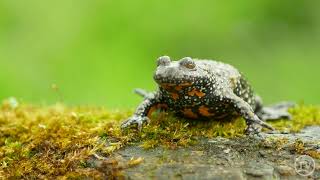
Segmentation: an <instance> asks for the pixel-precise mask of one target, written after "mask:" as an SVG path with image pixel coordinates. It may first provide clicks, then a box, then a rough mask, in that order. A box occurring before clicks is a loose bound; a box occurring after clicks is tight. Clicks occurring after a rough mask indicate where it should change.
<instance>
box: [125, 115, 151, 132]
mask: <svg viewBox="0 0 320 180" xmlns="http://www.w3.org/2000/svg"><path fill="white" fill-rule="evenodd" d="M149 121H150V120H149V118H148V117H147V116H137V115H134V116H132V117H130V118H129V119H127V120H126V121H125V122H123V123H122V124H121V128H122V129H125V128H129V127H131V126H134V125H136V126H138V129H139V130H141V129H142V125H143V123H146V122H149Z"/></svg>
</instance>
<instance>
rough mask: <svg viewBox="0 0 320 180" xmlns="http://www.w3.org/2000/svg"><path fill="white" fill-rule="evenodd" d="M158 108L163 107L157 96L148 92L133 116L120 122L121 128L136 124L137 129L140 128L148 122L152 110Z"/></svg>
mask: <svg viewBox="0 0 320 180" xmlns="http://www.w3.org/2000/svg"><path fill="white" fill-rule="evenodd" d="M159 108H163V107H162V105H161V104H160V102H159V98H158V97H157V95H156V94H150V95H149V96H148V97H145V99H144V101H143V102H142V103H140V105H139V106H138V108H137V109H136V111H135V113H134V114H133V116H131V117H130V118H129V119H127V120H126V121H124V122H123V123H122V125H121V128H128V127H131V126H133V125H137V127H138V129H139V130H141V128H142V125H143V124H144V123H147V122H149V120H150V119H149V117H150V115H151V114H152V112H154V111H155V110H157V109H159Z"/></svg>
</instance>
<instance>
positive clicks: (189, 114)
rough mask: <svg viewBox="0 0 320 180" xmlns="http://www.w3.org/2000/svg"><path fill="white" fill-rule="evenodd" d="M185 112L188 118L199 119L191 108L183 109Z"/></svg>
mask: <svg viewBox="0 0 320 180" xmlns="http://www.w3.org/2000/svg"><path fill="white" fill-rule="evenodd" d="M183 114H184V116H185V117H187V118H191V119H197V118H198V116H197V115H196V114H195V113H194V112H192V110H191V109H188V108H186V109H184V110H183Z"/></svg>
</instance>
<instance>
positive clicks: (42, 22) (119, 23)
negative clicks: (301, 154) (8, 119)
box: [0, 0, 320, 108]
mask: <svg viewBox="0 0 320 180" xmlns="http://www.w3.org/2000/svg"><path fill="white" fill-rule="evenodd" d="M319 5H320V1H315V0H304V1H295V0H281V1H279V0H258V1H257V0H244V1H238V0H230V1H218V0H203V1H196V0H194V1H188V0H176V1H172V0H170V1H169V0H162V1H152V0H148V1H147V0H144V1H139V0H137V1H129V0H128V1H121V0H113V1H110V0H86V1H85V0H69V1H68V0H67V1H66V0H64V1H62V0H57V1H40V0H39V1H33V0H29V1H22V0H20V1H19V0H0V85H1V87H0V100H1V99H4V98H7V97H10V96H14V97H16V98H18V99H20V100H23V101H25V102H31V103H47V104H49V103H54V102H57V101H59V100H60V99H62V101H63V102H64V103H67V104H71V105H74V104H75V105H77V104H81V105H103V106H107V107H113V108H128V107H134V106H136V105H137V103H138V102H139V101H141V99H140V98H139V97H138V96H136V95H134V94H133V93H132V90H133V89H134V88H136V87H142V88H146V89H148V90H154V89H155V88H156V85H155V83H154V82H153V79H152V74H153V71H154V69H155V61H156V59H157V57H158V56H161V55H169V56H171V57H172V58H173V59H180V58H182V57H184V56H191V57H197V58H208V59H218V60H220V61H223V62H227V63H231V64H233V65H234V66H236V67H237V68H238V69H240V70H241V71H242V72H243V73H244V74H245V75H246V76H247V78H248V79H249V80H250V82H251V84H252V85H253V86H254V88H255V90H256V91H257V92H258V93H259V94H260V95H261V96H262V97H263V99H264V101H265V102H266V103H271V102H276V101H280V100H294V101H297V102H301V101H303V102H305V103H308V104H317V103H319V100H320V82H319V78H320V70H319V68H320V60H319V58H320V51H319V48H320V46H319V45H320V44H319V43H320V11H319V7H320V6H319ZM53 84H55V85H56V86H57V88H58V90H57V88H53V87H52V85H53Z"/></svg>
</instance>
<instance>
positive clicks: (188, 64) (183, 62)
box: [180, 57, 196, 69]
mask: <svg viewBox="0 0 320 180" xmlns="http://www.w3.org/2000/svg"><path fill="white" fill-rule="evenodd" d="M180 64H181V65H182V66H184V67H186V68H188V69H194V68H195V67H196V63H195V62H194V61H193V60H192V59H191V58H190V57H185V58H182V59H181V60H180Z"/></svg>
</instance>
